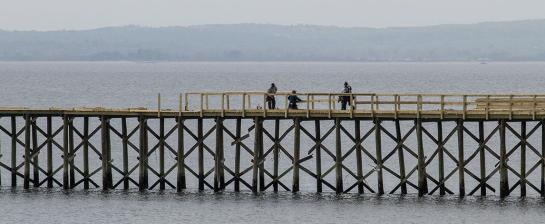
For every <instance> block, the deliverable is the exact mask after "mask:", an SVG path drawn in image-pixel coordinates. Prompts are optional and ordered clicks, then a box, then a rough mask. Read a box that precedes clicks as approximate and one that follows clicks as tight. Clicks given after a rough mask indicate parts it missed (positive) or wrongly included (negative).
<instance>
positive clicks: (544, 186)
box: [540, 120, 545, 197]
mask: <svg viewBox="0 0 545 224" xmlns="http://www.w3.org/2000/svg"><path fill="white" fill-rule="evenodd" d="M540 159H541V160H540V161H541V197H545V120H541V158H540Z"/></svg>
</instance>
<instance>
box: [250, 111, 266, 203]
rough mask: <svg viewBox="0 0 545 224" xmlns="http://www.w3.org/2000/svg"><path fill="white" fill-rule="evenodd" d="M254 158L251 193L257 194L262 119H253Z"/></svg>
mask: <svg viewBox="0 0 545 224" xmlns="http://www.w3.org/2000/svg"><path fill="white" fill-rule="evenodd" d="M254 125H255V128H254V132H255V134H254V137H255V140H254V152H253V154H254V158H253V160H252V171H253V172H252V191H253V192H254V193H257V191H258V186H257V185H258V178H259V170H258V169H259V162H260V161H259V151H260V150H261V148H262V147H263V119H261V118H260V117H255V118H254Z"/></svg>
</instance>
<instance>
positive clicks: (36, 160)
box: [30, 117, 40, 187]
mask: <svg viewBox="0 0 545 224" xmlns="http://www.w3.org/2000/svg"><path fill="white" fill-rule="evenodd" d="M30 128H31V129H32V154H33V155H34V157H33V158H32V166H33V168H34V169H33V172H32V173H33V177H32V180H33V185H34V187H39V185H40V161H39V154H40V152H39V151H38V145H39V144H38V131H37V130H36V128H37V124H36V118H35V117H34V118H32V120H31V127H30Z"/></svg>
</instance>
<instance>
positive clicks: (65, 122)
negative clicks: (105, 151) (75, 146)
mask: <svg viewBox="0 0 545 224" xmlns="http://www.w3.org/2000/svg"><path fill="white" fill-rule="evenodd" d="M70 119H71V118H70V117H68V116H66V115H65V116H64V117H63V126H62V127H63V138H62V139H63V145H62V152H63V153H62V154H63V156H62V160H63V165H62V171H63V172H62V186H63V188H64V189H65V190H66V189H70V179H69V177H70V176H69V170H68V168H69V166H68V165H69V164H68V163H69V158H70V155H69V154H68V147H69V146H68V144H69V142H68V135H69V125H70V121H69V120H70ZM103 159H104V158H103Z"/></svg>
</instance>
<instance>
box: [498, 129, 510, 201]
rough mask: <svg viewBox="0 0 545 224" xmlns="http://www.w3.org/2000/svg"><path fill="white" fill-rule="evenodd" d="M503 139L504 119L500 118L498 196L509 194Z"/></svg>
mask: <svg viewBox="0 0 545 224" xmlns="http://www.w3.org/2000/svg"><path fill="white" fill-rule="evenodd" d="M505 142H506V140H505V120H500V164H499V166H500V197H501V198H505V197H507V196H508V195H509V182H508V176H507V149H506V143H505Z"/></svg>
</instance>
